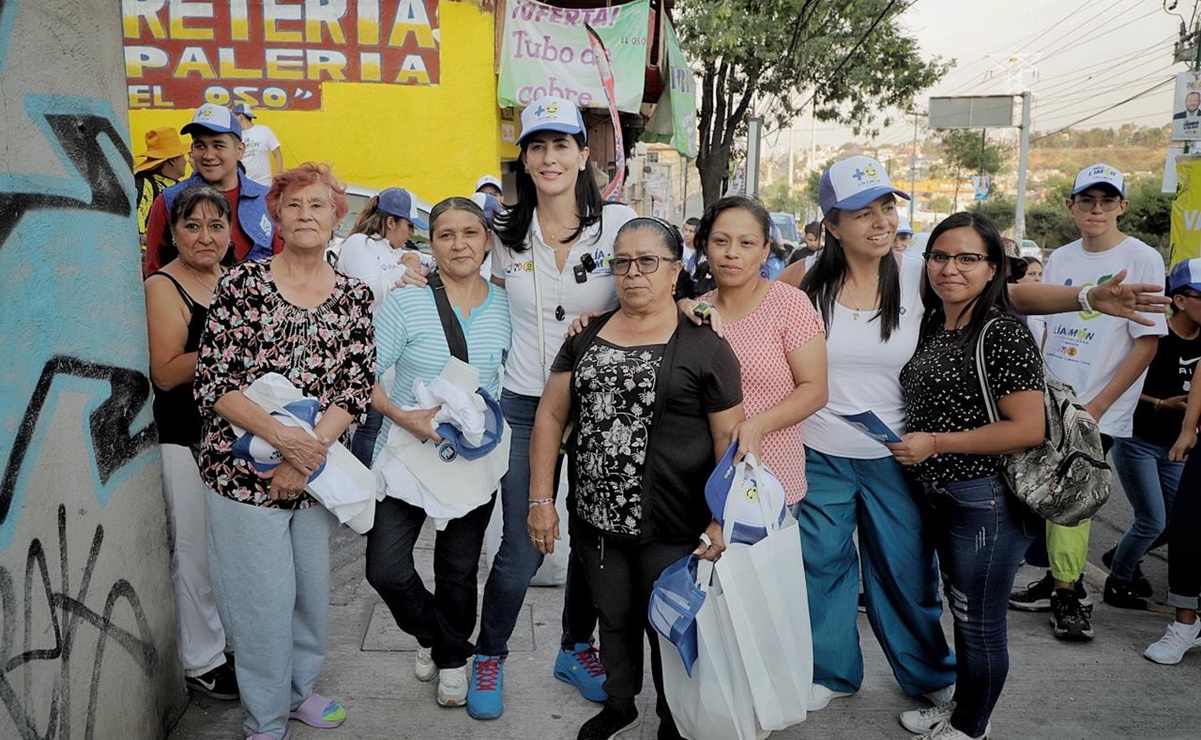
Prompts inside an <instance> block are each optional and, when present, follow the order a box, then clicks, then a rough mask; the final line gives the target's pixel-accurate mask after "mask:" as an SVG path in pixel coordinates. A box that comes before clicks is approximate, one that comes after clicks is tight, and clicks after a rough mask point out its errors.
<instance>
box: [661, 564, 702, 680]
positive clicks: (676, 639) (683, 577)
mask: <svg viewBox="0 0 1201 740" xmlns="http://www.w3.org/2000/svg"><path fill="white" fill-rule="evenodd" d="M704 603H705V592H704V591H702V590H701V588H700V586H697V585H696V556H695V555H687V556H685V557H683V558H680V559H679V560H677V561H676V562H674V563H672V564H671V565H669V566H667V567H666V568H664V569H663V572H662V573H660V574H659V578H658V579H657V580H656V581H655V586H654V589H652V590H651V600H650V607H649V608H648V614H647V616H648V617H649V619H650V621H651V625H652V626H653V627H654V628H655V631H656V632H658V633H659V634H661V635H663V637H665V638H667V640H668V641H670V642H671V644H672V645H675V646H676V649H677V650H679V651H680V657H681V658H683V659H684V671H685V672H686V673H687V674H688V675H689V676H692V666H693V664H694V663H696V655H697V642H696V615H697V613H698V612H700V610H701V605H702V604H704Z"/></svg>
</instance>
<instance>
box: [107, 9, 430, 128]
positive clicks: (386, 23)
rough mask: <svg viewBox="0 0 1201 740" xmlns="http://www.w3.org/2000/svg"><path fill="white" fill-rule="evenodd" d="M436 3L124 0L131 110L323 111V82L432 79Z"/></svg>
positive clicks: (406, 82)
mask: <svg viewBox="0 0 1201 740" xmlns="http://www.w3.org/2000/svg"><path fill="white" fill-rule="evenodd" d="M438 2H439V0H397V1H395V2H380V0H326V1H324V2H305V1H304V0H228V1H227V2H200V1H199V0H191V1H185V0H172V1H171V2H167V0H138V1H136V2H122V3H121V15H122V27H123V31H124V33H123V35H124V42H125V78H126V86H127V90H128V94H129V107H130V108H131V109H135V110H136V109H140V108H195V107H197V106H199V105H201V104H202V103H216V104H217V105H231V104H235V103H247V104H249V105H251V106H253V107H261V108H268V109H276V110H320V109H321V85H322V84H323V83H325V82H366V83H379V84H388V85H436V84H438V82H439V76H440V73H441V70H440V65H439V46H440V42H439V28H438Z"/></svg>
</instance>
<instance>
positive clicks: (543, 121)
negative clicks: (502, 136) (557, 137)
mask: <svg viewBox="0 0 1201 740" xmlns="http://www.w3.org/2000/svg"><path fill="white" fill-rule="evenodd" d="M539 131H558V132H559V133H563V134H580V135H582V136H583V137H584V140H585V141H587V140H588V132H587V131H586V130H585V129H584V118H583V116H581V115H580V109H579V108H577V107H576V104H575V103H573V102H571V101H570V100H565V99H563V98H554V97H550V96H547V97H544V98H538V99H537V100H535V101H534V102H532V103H530V104H529V106H528V107H527V108H526V109H525V110H523V111H522V112H521V136H519V137H518V138H517V143H518V144H520V143H521V142H523V141H525V140H526V139H527V138H529V137H530V135H531V134H536V133H538V132H539Z"/></svg>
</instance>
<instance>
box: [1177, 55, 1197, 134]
mask: <svg viewBox="0 0 1201 740" xmlns="http://www.w3.org/2000/svg"><path fill="white" fill-rule="evenodd" d="M1172 140H1173V141H1197V140H1201V72H1181V73H1180V74H1178V75H1176V95H1175V98H1174V103H1173V104H1172Z"/></svg>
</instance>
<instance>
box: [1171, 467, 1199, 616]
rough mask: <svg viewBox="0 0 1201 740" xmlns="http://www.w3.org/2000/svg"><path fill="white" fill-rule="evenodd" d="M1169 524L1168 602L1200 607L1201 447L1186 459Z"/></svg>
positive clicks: (1196, 609)
mask: <svg viewBox="0 0 1201 740" xmlns="http://www.w3.org/2000/svg"><path fill="white" fill-rule="evenodd" d="M1168 521H1169V524H1168V601H1167V603H1168V606H1173V607H1176V608H1177V609H1192V610H1193V611H1199V610H1201V537H1198V533H1201V450H1198V449H1196V448H1194V449H1193V451H1192V453H1191V454H1189V456H1188V461H1187V462H1185V463H1184V472H1183V474H1182V475H1181V478H1180V489H1179V491H1178V492H1177V494H1176V500H1175V501H1173V502H1172V516H1171V517H1170V518H1169V520H1168Z"/></svg>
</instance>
